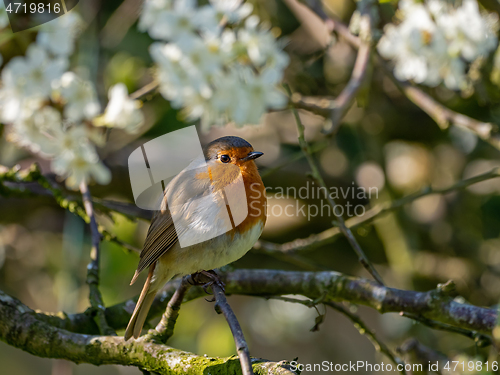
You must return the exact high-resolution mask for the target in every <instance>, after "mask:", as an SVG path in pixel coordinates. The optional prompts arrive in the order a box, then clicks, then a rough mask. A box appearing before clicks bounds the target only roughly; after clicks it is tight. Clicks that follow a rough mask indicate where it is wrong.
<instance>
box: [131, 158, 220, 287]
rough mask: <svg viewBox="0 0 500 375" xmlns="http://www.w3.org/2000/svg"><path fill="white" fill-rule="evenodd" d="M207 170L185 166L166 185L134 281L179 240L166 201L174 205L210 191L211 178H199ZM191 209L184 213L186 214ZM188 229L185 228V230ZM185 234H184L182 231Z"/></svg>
mask: <svg viewBox="0 0 500 375" xmlns="http://www.w3.org/2000/svg"><path fill="white" fill-rule="evenodd" d="M203 172H205V174H206V175H207V176H208V173H206V167H201V168H191V169H186V170H184V171H183V172H181V173H180V174H179V175H178V176H177V177H175V178H174V179H173V180H172V181H171V182H170V183H169V184H168V185H167V187H166V188H165V195H164V197H163V200H162V203H161V210H159V211H157V212H156V213H155V214H154V216H153V219H152V220H151V225H150V227H149V230H148V233H147V235H146V240H145V241H144V246H143V250H142V252H141V255H140V260H139V265H138V266H137V271H136V272H135V275H134V278H133V279H132V283H133V282H134V281H135V279H136V278H137V276H138V275H139V273H140V272H142V271H143V270H145V269H146V268H148V267H149V266H151V265H152V264H153V263H155V262H156V261H157V260H158V259H159V258H160V257H161V256H162V255H163V254H165V253H166V252H167V251H168V250H169V249H171V248H172V247H173V246H174V245H175V244H176V243H177V241H178V233H177V232H176V228H175V226H174V223H173V220H172V216H171V214H170V210H169V208H168V205H167V200H168V202H170V204H172V205H173V207H176V206H177V205H179V206H180V205H182V204H183V203H184V202H187V201H188V200H189V199H196V198H199V197H201V196H204V195H206V194H208V193H209V192H210V179H208V178H201V179H200V178H199V177H197V176H198V174H199V173H203ZM187 214H188V212H186V213H185V215H184V216H185V217H187V216H189V215H187ZM187 229H188V228H183V229H182V231H184V230H187ZM179 234H180V235H182V233H179Z"/></svg>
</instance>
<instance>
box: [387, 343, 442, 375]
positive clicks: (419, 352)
mask: <svg viewBox="0 0 500 375" xmlns="http://www.w3.org/2000/svg"><path fill="white" fill-rule="evenodd" d="M396 351H397V352H398V353H401V354H406V355H410V354H411V358H410V362H415V360H416V361H418V362H419V363H420V364H422V366H423V367H422V368H423V369H424V371H430V369H429V364H431V363H435V362H438V369H437V374H439V375H441V374H442V372H441V370H440V369H439V362H441V367H442V365H444V364H446V362H449V359H448V357H446V356H445V355H444V354H441V353H439V352H437V351H435V350H433V349H431V348H428V347H427V346H425V345H423V344H421V343H420V342H418V340H417V339H414V338H411V339H408V340H406V341H405V342H404V343H403V344H401V346H399V347H398V348H397V349H396ZM409 357H410V356H409Z"/></svg>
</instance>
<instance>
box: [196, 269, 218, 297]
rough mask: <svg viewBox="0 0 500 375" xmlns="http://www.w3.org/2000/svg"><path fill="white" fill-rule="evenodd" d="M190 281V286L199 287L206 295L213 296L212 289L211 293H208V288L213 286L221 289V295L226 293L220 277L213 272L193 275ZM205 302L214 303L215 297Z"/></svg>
mask: <svg viewBox="0 0 500 375" xmlns="http://www.w3.org/2000/svg"><path fill="white" fill-rule="evenodd" d="M190 279H191V280H190V282H191V284H192V285H198V286H200V285H201V287H202V288H203V290H204V291H205V293H207V294H213V289H212V292H209V291H208V288H212V286H213V285H214V284H215V285H217V286H218V287H219V288H221V289H222V292H223V293H226V285H225V284H224V283H223V282H222V280H221V279H220V276H219V275H218V274H217V273H216V272H215V271H214V270H210V271H200V272H196V273H193V274H192V275H191V278H190ZM207 301H208V302H214V301H215V297H214V298H212V299H211V300H207Z"/></svg>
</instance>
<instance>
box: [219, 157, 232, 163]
mask: <svg viewBox="0 0 500 375" xmlns="http://www.w3.org/2000/svg"><path fill="white" fill-rule="evenodd" d="M220 161H221V162H223V163H229V162H230V161H231V158H230V157H229V155H221V156H220Z"/></svg>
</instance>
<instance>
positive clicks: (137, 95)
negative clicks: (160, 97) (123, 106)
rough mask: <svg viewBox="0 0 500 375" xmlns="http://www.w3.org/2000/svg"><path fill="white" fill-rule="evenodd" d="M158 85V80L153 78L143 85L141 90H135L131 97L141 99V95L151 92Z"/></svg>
mask: <svg viewBox="0 0 500 375" xmlns="http://www.w3.org/2000/svg"><path fill="white" fill-rule="evenodd" d="M158 85H159V83H158V81H157V80H153V81H151V82H149V83H148V84H147V85H144V86H143V87H141V88H140V89H139V90H137V91H134V92H133V93H132V94H130V95H129V97H130V99H139V98H140V97H142V96H144V95H147V94H149V93H150V92H151V91H154V90H156V88H157V87H158Z"/></svg>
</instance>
